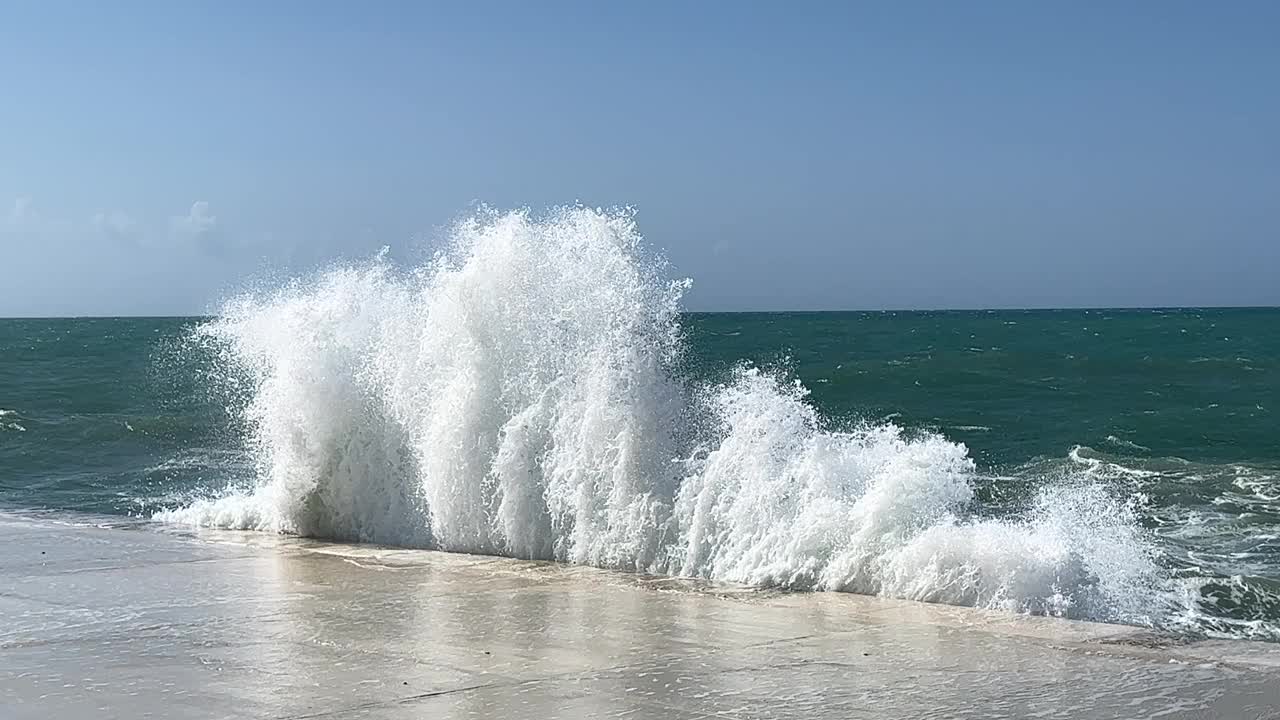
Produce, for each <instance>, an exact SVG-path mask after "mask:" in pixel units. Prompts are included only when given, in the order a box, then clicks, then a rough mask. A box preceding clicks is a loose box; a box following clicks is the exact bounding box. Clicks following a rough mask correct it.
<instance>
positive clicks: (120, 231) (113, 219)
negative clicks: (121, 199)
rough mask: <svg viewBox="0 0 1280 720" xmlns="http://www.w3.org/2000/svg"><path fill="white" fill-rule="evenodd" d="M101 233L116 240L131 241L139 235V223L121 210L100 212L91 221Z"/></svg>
mask: <svg viewBox="0 0 1280 720" xmlns="http://www.w3.org/2000/svg"><path fill="white" fill-rule="evenodd" d="M89 221H90V222H91V223H92V224H93V227H94V228H96V229H97V230H98V231H99V232H101V233H103V234H105V235H108V236H110V237H112V238H116V239H121V240H123V239H131V238H133V237H134V236H135V235H136V234H137V230H138V223H137V221H135V220H134V219H133V218H131V217H129V215H128V214H127V213H124V212H121V211H119V210H112V211H110V212H100V213H97V214H96V215H94V216H93V217H92V218H90V220H89Z"/></svg>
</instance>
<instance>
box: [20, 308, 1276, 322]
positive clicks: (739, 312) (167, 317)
mask: <svg viewBox="0 0 1280 720" xmlns="http://www.w3.org/2000/svg"><path fill="white" fill-rule="evenodd" d="M1095 310H1097V311H1102V310H1110V311H1124V312H1132V311H1138V310H1149V311H1156V310H1280V304H1277V305H1067V306H1057V307H1054V306H1049V305H1029V306H1021V307H1018V306H995V307H920V308H907V307H887V308H819V309H774V310H761V309H745V310H681V311H680V314H681V315H802V314H809V315H840V314H857V313H943V312H957V313H964V312H1063V311H1095ZM215 317H219V315H218V314H217V313H197V314H191V315H189V314H185V313H184V314H176V315H151V314H145V315H144V314H139V315H0V320H193V319H206V318H215Z"/></svg>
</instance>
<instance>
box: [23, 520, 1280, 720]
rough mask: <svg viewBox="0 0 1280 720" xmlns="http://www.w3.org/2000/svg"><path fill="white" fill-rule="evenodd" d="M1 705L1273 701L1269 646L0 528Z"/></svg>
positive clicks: (1065, 714) (953, 612)
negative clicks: (1, 554)
mask: <svg viewBox="0 0 1280 720" xmlns="http://www.w3.org/2000/svg"><path fill="white" fill-rule="evenodd" d="M0 541H2V542H3V543H4V545H5V547H6V548H7V549H8V552H6V553H5V554H4V557H3V559H0V578H3V582H2V583H0V615H2V616H3V618H4V622H3V624H2V625H0V706H2V707H3V708H4V712H3V713H0V714H2V715H3V717H4V718H6V720H28V719H30V720H34V719H37V718H40V719H43V718H61V719H67V720H69V719H75V718H95V719H103V718H142V717H155V718H264V719H265V718H272V719H275V720H284V719H286V718H287V719H291V720H300V719H301V718H425V717H430V718H503V717H522V718H556V717H559V718H615V717H616V718H623V717H625V718H698V717H728V718H902V717H919V718H937V717H974V718H978V717H981V718H996V717H1008V718H1014V717H1062V718H1092V717H1157V716H1158V717H1175V718H1176V717H1187V718H1191V717H1197V718H1199V717H1232V718H1264V717H1280V712H1278V711H1277V710H1276V708H1277V707H1280V647H1277V646H1274V645H1270V644H1262V643H1251V642H1244V641H1214V640H1205V641H1199V642H1186V641H1185V640H1176V639H1170V638H1162V637H1160V636H1158V635H1155V634H1152V633H1150V632H1147V631H1143V630H1141V629H1135V628H1127V627H1121V626H1113V625H1100V624H1093V623H1083V622H1073V621H1065V620H1056V619H1046V618H1031V617H1013V616H1008V615H1002V614H999V613H992V612H983V611H977V610H972V609H966V608H954V607H946V606H940V605H925V604H920V603H912V602H904V601H894V600H883V599H877V598H868V597H860V596H853V595H845V594H835V593H817V594H784V593H777V592H759V591H751V590H746V589H743V588H737V587H733V586H723V585H707V584H701V583H690V582H687V581H680V580H672V579H668V578H643V577H637V576H630V575H625V574H619V573H610V572H605V571H600V570H594V569H587V568H576V567H565V566H557V565H549V564H542V563H527V562H521V561H518V560H511V559H502V558H489V557H478V556H467V555H451V554H445V553H437V552H428V551H416V550H398V549H384V548H377V547H369V546H351V545H338V544H330V543H319V542H312V541H306V540H298V539H290V538H280V537H275V536H270V535H264V534H254V533H235V532H202V533H198V534H176V533H162V532H157V531H154V530H151V529H142V528H134V529H127V528H125V529H122V528H118V527H115V528H112V527H73V526H70V525H65V524H60V523H58V522H56V521H52V520H31V519H24V518H16V517H8V518H4V519H0Z"/></svg>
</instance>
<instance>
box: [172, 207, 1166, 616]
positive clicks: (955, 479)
mask: <svg viewBox="0 0 1280 720" xmlns="http://www.w3.org/2000/svg"><path fill="white" fill-rule="evenodd" d="M686 287H687V283H685V282H681V281H672V280H670V279H669V275H668V267H667V266H666V264H665V263H664V262H663V261H662V259H661V258H660V257H658V256H656V255H654V254H652V253H651V252H649V251H648V250H647V249H646V246H645V245H644V244H643V242H642V241H641V238H640V236H639V234H638V233H637V230H636V226H635V223H634V219H633V217H632V215H631V214H630V213H629V212H625V211H621V212H606V211H598V210H592V209H587V208H581V207H573V208H561V209H557V210H553V211H550V212H548V213H546V214H543V215H535V214H532V213H530V212H527V211H517V212H508V213H499V212H493V211H482V212H480V213H478V214H477V215H476V216H474V217H472V218H469V219H467V220H465V221H463V222H460V223H459V224H457V225H456V226H455V227H454V228H453V230H452V231H451V233H450V235H449V242H448V245H447V247H446V248H445V249H444V250H443V251H442V252H441V253H439V254H438V256H437V257H436V258H435V259H434V260H433V261H432V262H430V263H427V264H425V265H424V266H422V267H419V268H415V269H412V270H408V271H406V270H402V269H397V268H396V267H395V266H394V265H393V264H392V263H391V262H389V261H388V260H387V258H386V257H385V256H379V257H377V258H374V259H372V260H370V261H368V262H366V263H363V264H355V265H349V266H344V267H338V268H334V269H331V270H329V271H327V272H324V273H321V274H319V275H317V276H315V277H312V278H310V279H306V280H298V281H295V282H292V283H290V284H288V285H286V286H284V287H281V288H277V289H274V290H272V291H269V292H262V293H248V294H245V295H243V296H240V297H238V298H235V299H233V300H231V301H230V302H228V303H227V304H226V306H225V307H224V308H223V310H222V312H221V313H220V316H219V317H217V318H216V319H213V320H211V321H209V322H208V323H206V324H204V325H202V326H200V327H199V328H198V329H197V331H196V334H195V336H194V337H193V342H194V343H195V344H196V345H198V346H199V348H200V349H201V351H202V352H208V353H212V354H213V356H214V358H215V359H214V362H212V363H207V366H208V367H210V368H212V369H213V373H212V375H211V377H210V379H211V381H213V382H215V383H217V384H219V385H220V386H221V387H223V388H224V389H229V390H230V391H231V393H232V395H233V396H234V397H236V398H238V399H237V400H236V401H235V402H232V403H231V405H230V408H231V410H232V412H233V415H234V416H235V418H236V420H237V422H238V423H239V424H240V426H241V427H242V429H243V433H244V437H245V443H246V447H247V449H248V451H249V453H250V454H251V455H252V457H253V459H254V461H255V463H256V476H257V480H256V483H255V484H254V485H253V486H252V487H249V488H245V489H243V490H241V491H239V492H235V493H232V494H229V495H227V496H225V497H221V498H219V499H216V500H201V501H197V502H195V503H193V504H191V505H189V506H187V507H183V508H179V509H174V510H169V511H165V512H161V513H158V514H157V516H156V517H157V518H158V519H160V520H164V521H168V522H175V523H185V524H195V525H212V526H220V527H230V528H242V529H257V530H266V531H272V532H281V533H296V534H300V535H307V536H315V537H322V538H331V539H339V540H356V541H369V542H378V543H387V544H395V545H404V546H412V547H430V548H439V549H443V550H449V551H457V552H475V553H488V554H500V555H509V556H514V557H521V558H536V559H550V560H557V561H561V562H569V563H580V564H589V565H595V566H599V567H606V568H617V569H623V570H629V571H638V572H649V573H664V574H678V575H683V576H691V577H702V578H711V579H718V580H726V581H734V582H742V583H748V584H752V585H758V586H774V587H782V588H792V589H813V590H839V591H850V592H859V593H871V594H882V595H888V596H894V597H903V598H914V599H920V600H928V601H936V602H945V603H953V604H963V605H972V606H978V607H989V608H1002V609H1008V610H1014V611H1028V612H1038V613H1049V614H1057V615H1068V616H1075V617H1089V618H1095V619H1102V620H1115V621H1122V622H1135V623H1156V622H1160V614H1161V613H1163V612H1166V610H1164V609H1163V607H1164V605H1163V603H1164V600H1162V598H1163V597H1164V595H1162V594H1161V591H1160V590H1159V588H1160V586H1161V583H1162V578H1161V572H1160V570H1159V568H1158V564H1157V563H1156V560H1155V558H1154V553H1153V550H1152V546H1151V545H1150V544H1149V543H1148V542H1147V541H1146V539H1145V537H1144V536H1143V533H1142V531H1141V530H1140V529H1139V527H1138V524H1137V522H1136V521H1135V519H1134V517H1133V512H1132V510H1131V508H1129V506H1128V505H1126V504H1125V503H1123V502H1120V501H1119V500H1118V499H1116V498H1113V497H1112V496H1110V495H1109V494H1108V493H1107V492H1105V491H1103V490H1102V489H1101V487H1100V486H1098V485H1096V484H1090V483H1088V482H1074V481H1064V482H1062V483H1058V484H1054V485H1051V487H1052V489H1051V490H1049V491H1045V492H1043V493H1041V495H1040V496H1039V498H1038V499H1037V500H1036V501H1035V502H1034V503H1033V504H1032V505H1031V506H1029V507H1028V508H1026V509H1025V510H1024V511H1023V512H1022V513H1020V514H1019V515H1017V516H1015V517H1002V518H994V517H989V516H987V515H986V514H985V513H983V512H982V508H981V507H979V504H978V502H977V500H976V499H975V494H974V487H975V478H976V470H975V468H974V463H973V461H972V460H971V459H970V458H969V456H968V453H967V450H966V448H965V447H964V446H963V445H961V444H958V443H954V442H951V441H949V440H947V439H946V438H944V437H942V436H940V435H930V434H909V433H907V432H906V431H904V430H903V429H902V428H900V427H898V426H896V425H894V424H892V423H890V422H883V423H879V424H860V425H859V424H847V425H840V424H839V423H838V422H834V421H833V420H832V419H827V418H823V417H821V416H820V415H819V414H818V412H817V411H816V410H815V409H814V407H813V406H812V405H811V404H810V403H809V402H808V400H807V391H806V390H805V388H803V387H801V386H800V385H799V384H798V383H796V382H795V381H792V380H789V379H787V378H786V376H785V374H784V373H781V372H775V371H768V370H764V369H760V368H754V367H748V366H745V365H744V366H742V367H740V368H739V369H738V370H737V371H736V372H734V373H733V376H732V377H731V378H729V379H728V380H726V381H725V382H724V383H722V384H719V385H712V386H706V385H702V384H699V383H697V382H694V381H691V380H688V379H686V378H685V376H684V374H683V373H682V372H681V367H682V354H683V351H684V350H683V345H682V341H681V330H680V326H679V311H680V303H681V296H682V294H683V292H684V291H685V289H686Z"/></svg>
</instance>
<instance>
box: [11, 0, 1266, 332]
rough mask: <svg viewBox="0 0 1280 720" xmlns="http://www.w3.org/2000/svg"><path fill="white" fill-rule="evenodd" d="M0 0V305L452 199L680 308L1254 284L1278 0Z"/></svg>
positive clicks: (151, 309) (358, 244) (282, 266)
mask: <svg viewBox="0 0 1280 720" xmlns="http://www.w3.org/2000/svg"><path fill="white" fill-rule="evenodd" d="M783 5H784V4H782V3H778V4H777V6H776V7H774V8H772V9H756V8H746V7H745V5H744V4H742V3H711V2H708V3H690V4H677V3H632V4H625V5H624V4H622V3H565V2H547V3H488V2H467V3H462V2H456V3H443V2H442V3H408V2H405V3H396V2H381V3H365V4H357V3H311V2H307V3H302V2H283V1H281V2H272V3H248V2H218V3H197V2H190V3H158V2H148V3H131V2H118V3H101V4H96V5H91V4H89V3H80V2H76V3H66V2H42V3H36V2H18V3H10V2H0V93H2V95H0V97H2V98H3V101H0V315H62V314H182V313H191V312H199V311H203V310H207V309H209V308H210V307H213V306H214V304H215V303H216V301H217V299H218V298H219V297H221V296H223V295H225V294H227V293H228V292H230V291H232V290H234V289H235V288H236V287H237V286H239V285H240V284H242V283H244V282H245V281H246V278H261V277H263V276H270V277H275V276H281V275H288V274H292V273H298V272H305V271H306V270H308V269H309V268H313V267H315V266H316V265H318V264H323V263H326V262H330V261H332V260H333V259H335V258H351V257H362V256H367V255H369V254H371V253H373V252H374V251H375V250H376V249H377V248H378V247H380V246H382V245H390V246H391V247H392V248H393V252H394V253H395V255H396V256H397V257H400V258H404V259H405V260H406V261H409V260H410V259H411V258H413V257H415V256H416V255H417V254H418V253H420V252H421V247H422V245H423V242H424V239H429V238H432V237H435V236H436V235H438V232H439V228H441V227H442V226H444V225H446V224H447V223H449V222H450V221H451V220H452V219H453V218H455V217H457V216H458V215H459V214H460V213H463V212H465V211H466V210H467V208H468V207H470V206H471V205H472V204H473V203H474V202H476V201H481V202H486V203H488V204H490V205H494V206H498V207H508V206H526V205H527V206H530V207H533V208H535V209H536V208H540V207H545V206H549V205H553V204H559V203H567V202H574V201H582V202H585V203H588V204H592V205H634V206H635V207H636V208H637V209H638V213H639V221H640V224H641V229H642V230H643V231H644V233H645V235H646V237H647V238H648V239H649V241H650V242H651V243H652V244H654V245H656V246H658V247H660V248H662V249H663V250H664V251H665V252H666V254H667V255H668V257H669V258H670V259H671V260H672V261H673V263H674V264H675V266H676V269H677V271H678V272H679V273H680V274H682V275H687V276H690V277H692V278H693V279H694V289H693V291H692V292H691V293H690V295H689V305H690V306H691V307H692V308H694V309H714V310H721V309H730V310H732V309H822V308H825V309H837V308H886V307H888V308H911V307H1009V306H1014V307H1026V306H1041V307H1042V306H1079V305H1187V304H1190V305H1209V304H1226V305H1236V304H1244V305H1254V304H1280V282H1277V277H1280V132H1277V128H1280V90H1278V89H1277V88H1280V43H1277V42H1276V40H1275V38H1276V35H1275V29H1276V28H1277V27H1280V4H1276V3H1263V2H1254V3H1251V2H1232V3H1217V4H1213V3H1203V2H1194V3H1193V2H1128V3H1101V2H1096V3H1095V2H1083V3H1022V2H1008V3H1005V2H979V3H942V2H937V3H928V2H909V3H876V4H873V3H794V4H792V3H788V4H785V5H786V6H785V7H784V6H783Z"/></svg>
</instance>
